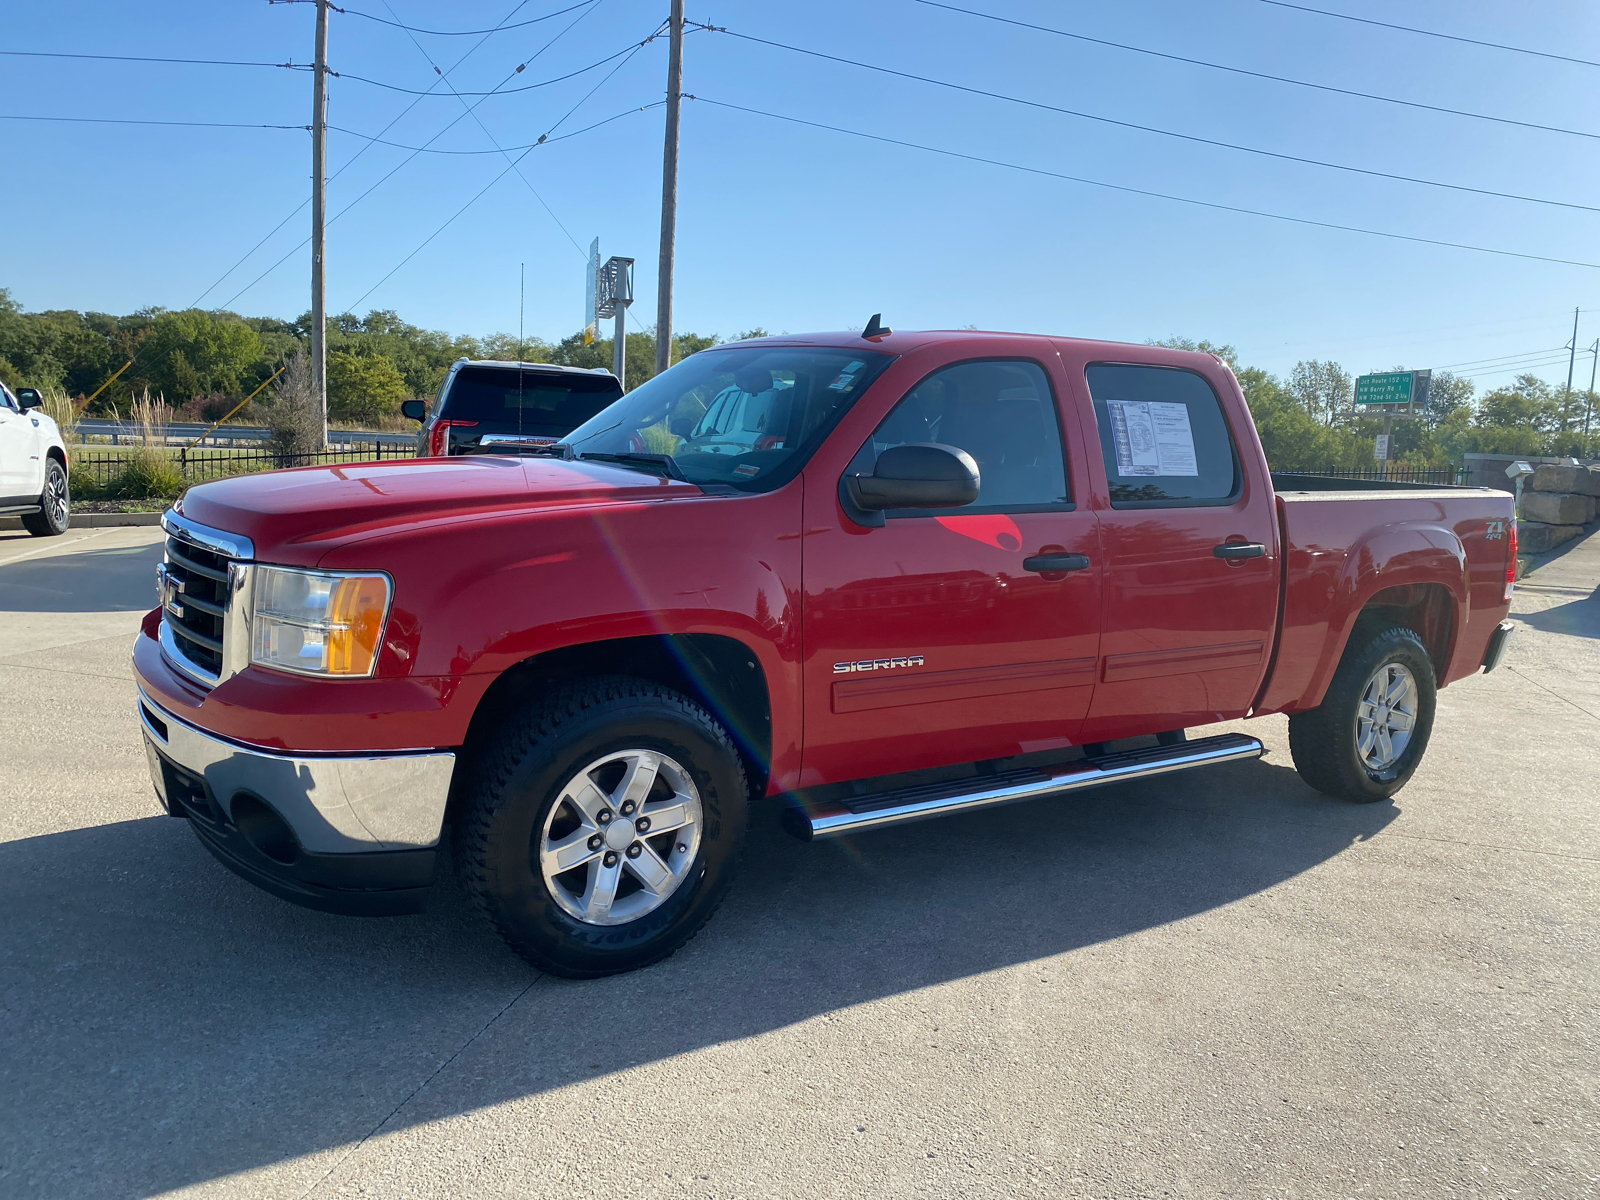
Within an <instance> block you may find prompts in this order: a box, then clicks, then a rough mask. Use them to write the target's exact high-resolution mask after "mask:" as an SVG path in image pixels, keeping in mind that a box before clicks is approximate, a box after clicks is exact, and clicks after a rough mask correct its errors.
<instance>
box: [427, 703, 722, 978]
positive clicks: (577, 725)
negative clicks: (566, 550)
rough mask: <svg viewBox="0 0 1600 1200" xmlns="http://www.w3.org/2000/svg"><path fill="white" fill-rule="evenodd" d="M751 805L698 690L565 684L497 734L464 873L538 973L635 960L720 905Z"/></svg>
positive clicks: (662, 947)
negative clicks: (696, 697) (692, 694)
mask: <svg viewBox="0 0 1600 1200" xmlns="http://www.w3.org/2000/svg"><path fill="white" fill-rule="evenodd" d="M748 807H749V796H748V787H747V784H746V782H745V775H744V770H743V767H742V765H741V764H740V761H739V755H738V753H737V751H735V749H734V747H733V743H732V742H731V740H730V739H729V738H728V735H727V733H726V732H725V731H724V730H723V729H722V727H721V726H720V725H719V724H718V723H717V722H716V721H715V720H714V719H713V718H712V716H711V715H710V714H709V713H707V712H706V711H705V710H704V709H703V708H701V707H700V706H699V705H698V704H696V703H695V702H694V701H692V700H690V699H689V698H688V697H686V696H683V695H681V694H680V693H677V692H674V691H672V690H670V689H668V688H664V687H661V686H659V685H657V684H653V683H648V682H645V681H643V680H636V679H603V680H596V681H587V682H583V683H576V684H568V685H563V686H559V687H557V688H556V689H555V690H554V691H552V692H551V693H550V694H549V695H548V696H546V697H543V698H541V699H539V700H536V701H534V702H532V703H530V704H528V705H527V706H525V707H524V708H523V709H522V710H521V711H519V712H518V713H517V714H516V715H515V716H513V717H512V718H511V719H510V720H508V721H507V722H506V723H505V725H504V726H502V727H501V729H500V731H499V733H498V734H497V735H495V738H494V740H493V742H492V744H491V747H490V749H489V750H488V752H487V753H486V755H485V757H484V759H483V762H482V766H481V769H480V771H479V778H478V782H477V785H476V786H475V787H474V788H473V791H472V793H471V795H470V797H469V798H468V800H467V803H466V807H465V809H464V811H463V813H462V815H461V819H460V827H459V831H458V835H457V839H456V847H457V853H458V855H459V865H460V868H461V875H462V878H463V880H464V881H465V883H466V887H467V891H468V893H469V894H470V895H471V897H472V899H473V902H474V904H475V905H476V907H477V908H479V909H480V911H482V912H483V913H484V915H485V916H487V917H488V918H489V920H490V921H491V922H492V923H493V924H494V926H495V928H496V929H497V930H499V932H500V934H501V936H502V937H504V938H505V939H506V941H507V942H508V943H509V944H510V945H511V947H512V948H513V949H514V950H516V951H517V952H518V953H519V954H521V955H522V956H523V957H524V958H526V959H527V960H528V961H529V962H531V963H532V964H533V965H534V966H536V967H539V968H540V969H541V970H545V971H549V972H552V973H553V974H557V975H567V976H571V977H574V978H592V977H594V976H599V975H610V974H613V973H615V972H618V971H627V970H632V969H633V968H635V967H642V966H645V965H647V964H649V963H652V962H656V961H659V960H660V959H663V958H665V957H667V956H668V955H669V954H671V953H672V952H673V951H675V950H676V949H678V947H680V946H682V945H683V944H684V943H685V942H687V941H688V940H689V939H690V938H691V937H693V936H694V935H695V933H696V932H698V931H699V929H700V927H701V926H702V925H704V924H705V922H706V921H707V920H708V919H709V918H710V916H711V914H712V913H713V912H714V911H715V910H716V907H717V905H718V904H719V903H721V900H722V897H723V895H724V894H725V893H726V892H727V889H728V886H729V884H730V883H731V882H732V879H733V874H734V870H735V868H736V866H737V862H738V857H739V851H740V849H741V848H742V845H743V840H744V830H745V825H746V821H747V811H748Z"/></svg>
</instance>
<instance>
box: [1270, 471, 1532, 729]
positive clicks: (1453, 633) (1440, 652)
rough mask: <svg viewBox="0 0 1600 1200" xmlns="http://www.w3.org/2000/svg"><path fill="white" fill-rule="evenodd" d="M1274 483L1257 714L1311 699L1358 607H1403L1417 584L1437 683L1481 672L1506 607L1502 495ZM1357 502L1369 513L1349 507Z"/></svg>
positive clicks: (1355, 483)
mask: <svg viewBox="0 0 1600 1200" xmlns="http://www.w3.org/2000/svg"><path fill="white" fill-rule="evenodd" d="M1272 478H1273V484H1274V487H1275V489H1276V490H1277V499H1278V519H1279V531H1280V532H1279V536H1280V538H1281V540H1282V545H1283V592H1282V595H1283V615H1282V619H1281V624H1280V627H1279V641H1278V652H1277V655H1276V656H1275V662H1274V667H1273V671H1272V674H1271V677H1270V678H1269V679H1268V681H1267V686H1266V688H1265V690H1264V692H1263V694H1262V696H1261V697H1260V699H1259V701H1258V703H1257V705H1256V711H1257V712H1297V711H1300V710H1301V709H1304V708H1310V707H1314V706H1315V705H1316V704H1318V703H1319V702H1320V701H1321V697H1322V694H1323V692H1324V690H1325V689H1326V688H1327V685H1328V681H1329V679H1331V678H1332V675H1333V672H1334V669H1335V668H1336V667H1337V666H1338V660H1339V654H1340V653H1341V651H1342V649H1343V647H1344V645H1345V643H1346V640H1347V638H1348V636H1349V633H1350V629H1351V627H1352V626H1353V625H1354V623H1355V620H1356V618H1357V617H1358V616H1359V615H1360V611H1361V608H1362V605H1363V604H1364V603H1367V602H1369V601H1370V600H1371V599H1372V598H1373V597H1374V596H1378V597H1380V598H1381V597H1382V596H1383V595H1384V594H1385V593H1387V594H1388V595H1389V596H1391V597H1393V599H1394V602H1395V603H1396V604H1397V605H1398V606H1405V605H1411V604H1416V603H1418V602H1419V601H1420V600H1422V599H1424V598H1425V592H1424V591H1422V590H1421V589H1428V588H1432V589H1437V590H1438V592H1439V594H1438V595H1437V601H1438V604H1437V606H1436V607H1435V608H1434V609H1433V611H1436V612H1437V613H1438V614H1439V617H1438V621H1437V625H1438V627H1437V628H1436V629H1435V630H1434V631H1433V636H1434V639H1435V644H1434V645H1431V646H1430V649H1431V650H1433V651H1434V654H1435V670H1436V673H1437V675H1438V679H1439V683H1440V685H1441V686H1443V685H1444V684H1446V683H1450V682H1452V681H1454V680H1457V679H1461V678H1463V677H1464V676H1467V675H1470V674H1472V673H1473V672H1474V671H1476V670H1477V669H1478V668H1479V667H1480V666H1481V664H1482V661H1483V652H1484V649H1485V647H1486V646H1487V645H1488V641H1489V637H1490V635H1491V634H1493V632H1494V629H1495V626H1496V625H1497V624H1498V622H1499V616H1500V612H1501V611H1502V610H1503V606H1504V599H1503V595H1504V589H1505V578H1506V576H1505V572H1506V563H1507V557H1508V554H1509V550H1510V540H1509V534H1510V531H1509V528H1508V526H1509V524H1510V517H1511V497H1510V496H1508V495H1507V494H1506V493H1505V492H1502V491H1499V490H1497V489H1495V488H1478V487H1456V486H1451V485H1448V484H1418V483H1401V482H1398V481H1391V480H1382V479H1332V478H1328V477H1325V476H1315V475H1274V476H1273V477H1272ZM1363 504H1364V505H1366V506H1368V508H1369V509H1370V513H1369V512H1366V511H1363V510H1362V509H1360V508H1357V507H1354V506H1358V505H1363ZM1450 613H1459V614H1460V618H1461V619H1460V621H1459V623H1456V622H1454V621H1453V620H1452V619H1451V618H1450V617H1449V616H1448V614H1450ZM1425 640H1427V639H1425Z"/></svg>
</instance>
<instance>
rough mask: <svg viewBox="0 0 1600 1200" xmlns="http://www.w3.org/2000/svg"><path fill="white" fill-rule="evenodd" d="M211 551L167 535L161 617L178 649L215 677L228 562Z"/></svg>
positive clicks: (219, 661) (219, 664) (224, 618)
mask: <svg viewBox="0 0 1600 1200" xmlns="http://www.w3.org/2000/svg"><path fill="white" fill-rule="evenodd" d="M232 561H233V560H232V559H229V558H225V557H223V556H222V555H220V554H218V553H216V552H215V551H212V550H205V549H202V548H201V547H199V546H196V545H194V544H192V543H190V542H185V541H180V540H179V539H177V538H175V537H169V538H167V555H166V574H167V601H166V606H165V609H164V611H163V612H162V614H161V619H162V620H163V621H165V622H166V623H167V628H169V629H170V630H171V631H172V637H173V640H174V641H175V642H177V643H178V649H179V650H180V651H181V652H182V654H183V656H184V657H185V658H187V659H188V660H189V661H190V662H191V663H192V664H193V665H195V666H197V667H200V668H201V669H203V670H204V671H205V672H206V674H208V675H210V676H211V677H212V678H213V679H215V678H217V677H219V676H221V674H222V638H223V634H224V633H225V632H226V625H227V612H228V599H229V594H228V564H229V563H230V562H232Z"/></svg>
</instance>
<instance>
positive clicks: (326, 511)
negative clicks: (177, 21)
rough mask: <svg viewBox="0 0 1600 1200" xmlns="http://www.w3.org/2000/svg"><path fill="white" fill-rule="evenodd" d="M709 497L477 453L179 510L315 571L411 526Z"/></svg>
mask: <svg viewBox="0 0 1600 1200" xmlns="http://www.w3.org/2000/svg"><path fill="white" fill-rule="evenodd" d="M703 494H704V493H703V492H701V490H700V489H699V488H698V487H696V486H694V485H693V484H690V483H680V482H678V481H676V480H672V479H660V478H656V477H655V476H652V475H647V474H645V473H644V472H642V471H634V470H630V469H628V468H626V467H616V466H609V465H607V464H605V463H598V462H567V461H562V460H560V459H553V458H502V457H498V456H476V455H475V456H471V457H465V458H428V459H405V460H401V461H398V462H388V463H351V464H349V465H344V464H339V465H334V466H325V467H324V466H317V467H299V468H296V469H294V470H289V471H271V472H264V473H262V474H259V475H240V476H237V477H235V478H233V479H222V480H218V481H216V482H215V483H205V484H200V485H199V486H197V487H194V488H191V489H190V490H189V491H188V492H187V493H186V494H185V495H184V497H183V499H182V500H181V501H180V502H179V511H180V512H181V513H182V514H183V515H184V516H186V517H188V518H189V519H190V520H192V521H198V522H199V523H200V524H202V525H209V526H211V527H212V528H213V529H221V530H226V531H227V532H229V533H237V534H243V535H244V536H245V537H248V538H249V539H250V540H251V541H252V542H254V543H255V547H256V555H257V557H261V558H270V557H276V558H277V559H278V561H281V562H285V563H289V564H298V565H312V564H314V563H315V561H316V560H317V558H320V557H321V555H322V554H323V553H324V552H326V551H327V550H328V549H330V548H331V547H332V546H333V545H335V544H337V543H340V542H344V541H347V540H349V539H351V538H355V537H359V536H362V535H364V534H370V533H374V532H384V533H389V532H393V531H395V530H396V529H399V528H402V527H404V526H406V525H408V524H417V523H423V522H428V523H431V522H436V521H441V520H450V519H453V518H461V517H468V516H485V515H495V514H505V513H513V512H528V511H532V510H534V509H548V508H553V507H560V506H575V505H594V504H617V503H628V502H638V501H646V500H664V499H678V498H683V497H688V496H700V495H703ZM280 551H287V553H278V552H280Z"/></svg>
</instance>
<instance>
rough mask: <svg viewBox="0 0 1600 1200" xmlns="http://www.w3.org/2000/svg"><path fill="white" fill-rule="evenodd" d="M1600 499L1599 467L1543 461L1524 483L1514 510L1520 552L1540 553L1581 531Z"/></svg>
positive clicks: (1588, 522) (1593, 513)
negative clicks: (1516, 518)
mask: <svg viewBox="0 0 1600 1200" xmlns="http://www.w3.org/2000/svg"><path fill="white" fill-rule="evenodd" d="M1597 500H1600V466H1593V467H1580V466H1567V467H1564V466H1560V465H1554V464H1545V465H1542V466H1539V467H1535V468H1534V472H1533V475H1532V477H1531V478H1530V479H1528V481H1527V482H1526V483H1525V484H1523V491H1522V505H1521V507H1520V508H1519V509H1518V510H1517V516H1518V518H1519V520H1518V522H1517V539H1518V545H1519V547H1520V549H1521V550H1522V552H1523V553H1526V554H1541V553H1543V552H1544V551H1546V550H1552V549H1554V548H1555V547H1557V546H1559V545H1561V544H1562V543H1563V542H1570V541H1571V540H1572V539H1573V538H1575V537H1578V536H1579V535H1580V534H1582V533H1583V531H1584V529H1583V527H1584V526H1585V525H1588V524H1590V523H1591V522H1593V521H1594V519H1595V505H1596V503H1597Z"/></svg>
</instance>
